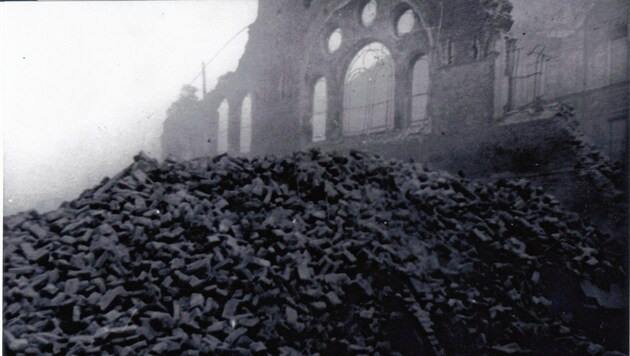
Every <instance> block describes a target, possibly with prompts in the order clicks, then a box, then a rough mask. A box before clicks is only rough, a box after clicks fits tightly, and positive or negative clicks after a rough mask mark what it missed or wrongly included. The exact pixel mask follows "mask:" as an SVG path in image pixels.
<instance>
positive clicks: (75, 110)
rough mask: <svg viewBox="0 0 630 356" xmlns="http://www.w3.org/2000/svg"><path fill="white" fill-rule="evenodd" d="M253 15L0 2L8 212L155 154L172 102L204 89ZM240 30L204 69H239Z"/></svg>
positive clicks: (49, 200)
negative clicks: (184, 91) (188, 89)
mask: <svg viewBox="0 0 630 356" xmlns="http://www.w3.org/2000/svg"><path fill="white" fill-rule="evenodd" d="M256 14H257V2H256V1H255V0H230V1H224V0H210V1H177V2H175V1H168V2H166V1H147V2H144V1H143V2H123V1H116V2H45V3H41V2H38V3H2V4H0V26H1V27H0V36H2V37H1V41H0V53H1V55H0V60H1V61H2V62H1V63H0V70H1V71H2V72H1V73H0V75H1V77H0V79H1V80H0V82H1V83H2V88H1V91H0V102H1V103H2V104H1V105H2V111H1V112H2V124H3V128H2V131H3V180H4V182H3V183H4V184H3V209H4V210H3V215H9V214H13V213H16V212H18V211H22V210H27V209H37V210H38V211H40V212H44V211H47V210H51V209H54V208H56V207H57V206H58V205H59V204H60V203H61V202H63V201H65V200H72V199H74V198H75V197H77V196H78V195H79V194H80V193H81V192H82V191H83V190H85V189H87V188H89V187H92V186H94V185H96V184H98V182H100V181H101V180H102V179H103V178H104V177H106V176H113V175H115V174H116V173H117V172H119V171H120V170H121V169H123V168H124V167H125V166H127V165H129V164H130V163H131V162H132V157H133V156H134V155H135V154H136V153H137V152H139V151H141V150H143V151H145V152H146V153H148V154H149V155H150V156H152V157H155V158H159V157H160V154H161V152H160V140H159V138H160V135H161V134H162V123H163V121H164V118H165V115H166V109H167V108H168V106H169V105H170V104H171V102H173V101H174V100H176V99H177V96H178V94H179V90H180V88H181V87H182V85H184V84H190V83H191V81H192V80H193V78H195V77H197V79H196V80H195V81H194V82H192V84H193V85H195V86H197V87H199V88H200V87H201V81H200V80H201V76H197V74H198V73H199V71H200V68H201V62H202V61H208V60H209V59H210V58H212V57H213V56H214V55H215V54H216V53H217V52H218V51H219V50H220V49H221V47H223V46H224V45H225V44H226V42H227V41H228V40H229V39H230V38H232V37H233V36H234V35H235V34H236V33H238V32H239V31H240V30H241V29H243V27H245V26H247V25H248V24H250V23H252V22H253V21H254V20H255V18H256ZM247 38H248V35H247V31H243V33H241V34H240V35H239V36H237V37H236V38H235V39H234V40H233V41H231V42H230V44H229V45H228V46H226V47H225V49H224V50H223V51H221V53H220V54H219V55H218V56H216V58H215V59H214V60H213V62H212V63H210V64H209V65H208V67H207V71H206V76H207V86H208V90H209V89H211V88H212V87H213V86H214V85H215V84H216V79H217V78H218V76H220V75H221V74H224V73H225V72H227V71H230V70H234V69H236V66H237V64H238V60H239V58H240V56H241V55H242V53H243V51H244V48H245V44H246V42H247Z"/></svg>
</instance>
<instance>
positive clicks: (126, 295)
mask: <svg viewBox="0 0 630 356" xmlns="http://www.w3.org/2000/svg"><path fill="white" fill-rule="evenodd" d="M615 241H616V239H611V238H608V237H607V236H604V235H602V234H601V233H599V232H598V231H597V230H595V229H593V228H591V227H589V226H587V225H586V224H585V223H584V222H583V221H582V220H581V219H580V217H579V216H576V215H575V214H571V213H568V212H566V211H564V210H563V209H562V208H561V207H560V206H559V205H558V203H557V202H556V201H555V200H554V199H553V198H552V197H550V196H548V195H546V194H544V192H542V191H541V189H539V188H536V187H533V186H531V185H530V184H529V183H528V182H526V181H507V180H498V181H495V182H491V183H479V182H470V181H467V180H464V179H461V178H456V177H453V176H450V175H448V174H445V173H440V172H432V171H428V170H426V169H425V168H423V167H422V166H421V165H419V164H414V163H403V162H400V161H387V160H383V159H380V158H378V157H375V156H368V155H366V154H363V153H359V152H352V153H351V154H350V155H346V156H342V155H337V154H328V153H322V152H319V151H315V150H313V151H309V152H300V153H296V154H294V155H292V156H286V157H281V158H277V157H263V158H257V159H253V160H247V159H241V158H233V157H228V156H218V157H215V158H212V159H199V160H193V161H189V162H175V161H170V160H167V161H166V162H164V163H162V164H159V163H158V162H156V161H154V160H151V159H149V158H147V157H145V156H144V155H139V156H137V157H136V158H135V163H134V164H133V165H131V166H130V167H129V168H127V169H126V170H124V171H123V172H121V173H120V174H119V175H118V176H116V177H114V178H113V179H105V180H104V181H103V182H102V183H101V184H100V185H98V186H97V187H95V188H94V189H91V190H88V191H85V192H84V193H83V194H82V195H81V196H80V197H79V198H78V199H76V200H74V201H72V202H68V203H64V204H62V206H61V207H60V208H59V209H57V210H55V211H51V212H48V213H45V214H38V213H37V212H34V211H31V212H25V213H21V214H17V215H13V216H10V217H6V218H5V219H4V290H3V293H4V305H3V306H4V315H3V316H4V338H3V339H4V347H5V351H8V352H14V353H18V354H22V353H23V354H37V353H53V354H77V353H91V354H116V355H135V354H142V353H150V354H155V355H158V354H159V355H161V354H165V353H176V354H183V355H197V354H207V353H212V354H245V355H247V354H255V355H258V354H262V355H264V354H272V355H278V354H284V355H298V354H318V353H319V354H339V355H340V354H356V355H360V354H381V355H389V354H396V353H400V354H403V355H407V354H408V355H416V354H436V355H443V354H521V353H530V352H531V353H556V354H576V353H580V354H581V353H591V354H601V353H603V352H604V351H606V350H608V351H611V350H615V349H616V350H619V348H618V347H616V346H609V345H607V344H606V342H607V341H606V340H607V339H606V337H600V336H598V335H595V334H593V333H590V332H589V330H587V328H585V327H584V325H583V324H584V322H583V320H580V318H579V316H578V315H576V314H579V310H581V309H580V308H582V309H583V308H584V305H586V306H588V308H589V309H591V310H593V311H594V313H595V314H597V315H607V314H606V313H608V312H609V311H610V310H613V311H615V312H619V310H622V309H623V308H627V305H625V304H624V302H625V299H623V298H621V299H622V300H621V301H620V298H619V294H621V295H623V294H624V291H625V289H624V287H623V286H624V285H625V283H624V281H625V279H626V278H627V276H626V275H625V273H624V270H623V267H622V265H623V263H622V256H621V253H620V252H619V251H618V250H619V249H618V245H616V242H615ZM569 284H571V286H573V287H574V286H576V285H577V286H578V292H583V294H581V293H576V294H575V295H573V294H571V295H568V296H567V294H566V291H568V290H571V288H569V287H568V285H569ZM625 293H626V294H625V295H626V296H627V292H625ZM626 299H627V298H626ZM626 310H627V309H626ZM604 320H605V319H604ZM624 328H626V329H625V330H624ZM609 329H611V330H612V331H613V332H617V333H621V335H623V333H625V334H626V335H627V326H626V325H623V324H621V325H620V327H619V326H618V325H612V326H609ZM609 338H610V335H609ZM621 351H624V352H627V350H621ZM609 354H618V353H614V352H613V353H609Z"/></svg>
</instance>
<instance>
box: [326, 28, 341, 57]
mask: <svg viewBox="0 0 630 356" xmlns="http://www.w3.org/2000/svg"><path fill="white" fill-rule="evenodd" d="M341 39H342V36H341V29H340V28H338V29H336V30H334V31H333V32H332V33H331V34H330V36H328V52H330V53H333V52H335V51H336V50H338V49H339V47H341Z"/></svg>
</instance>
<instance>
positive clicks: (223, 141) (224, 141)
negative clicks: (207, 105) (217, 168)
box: [217, 99, 229, 154]
mask: <svg viewBox="0 0 630 356" xmlns="http://www.w3.org/2000/svg"><path fill="white" fill-rule="evenodd" d="M218 111H219V126H218V128H217V153H219V154H221V153H224V152H227V150H228V111H229V105H228V102H227V100H225V99H224V100H223V101H222V102H221V105H219V110H218Z"/></svg>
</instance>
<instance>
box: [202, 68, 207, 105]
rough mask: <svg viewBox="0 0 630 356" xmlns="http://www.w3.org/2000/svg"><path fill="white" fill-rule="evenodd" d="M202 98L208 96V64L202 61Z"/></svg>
mask: <svg viewBox="0 0 630 356" xmlns="http://www.w3.org/2000/svg"><path fill="white" fill-rule="evenodd" d="M201 90H202V92H201V93H202V95H201V98H202V99H205V98H206V64H205V63H204V62H201Z"/></svg>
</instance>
